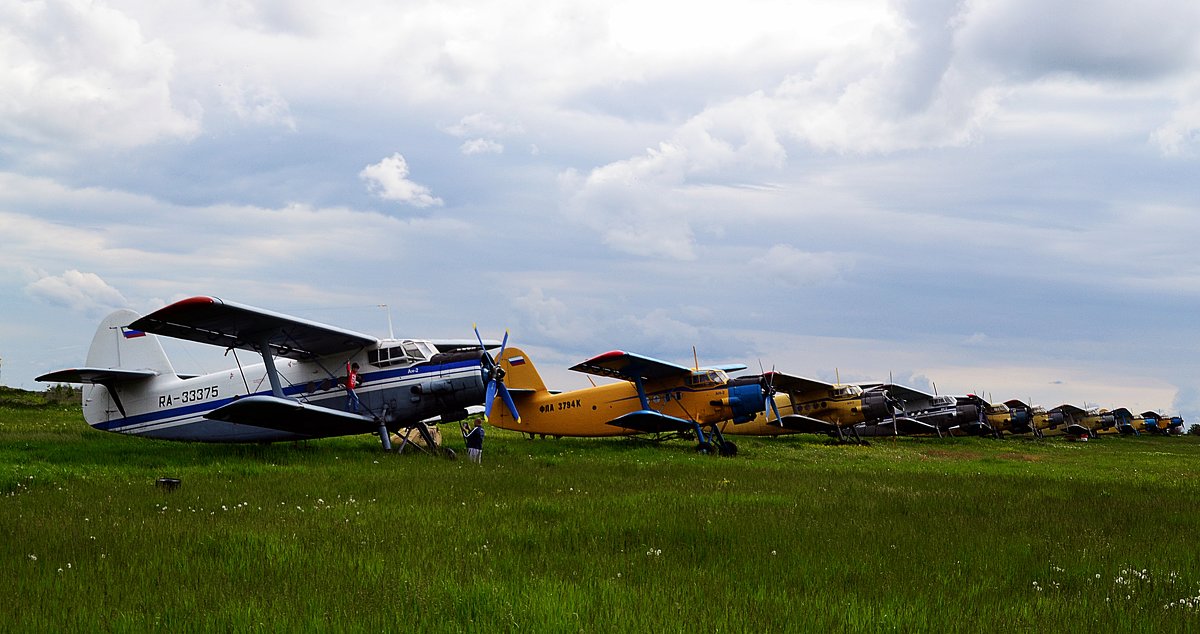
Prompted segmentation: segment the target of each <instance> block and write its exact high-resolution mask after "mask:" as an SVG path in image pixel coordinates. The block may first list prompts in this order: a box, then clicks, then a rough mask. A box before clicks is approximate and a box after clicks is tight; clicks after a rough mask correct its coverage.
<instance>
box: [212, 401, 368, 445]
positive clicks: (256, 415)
mask: <svg viewBox="0 0 1200 634" xmlns="http://www.w3.org/2000/svg"><path fill="white" fill-rule="evenodd" d="M204 417H205V418H211V419H213V420H220V421H225V422H228V423H242V424H245V425H253V426H255V427H267V428H270V429H278V430H282V431H289V432H295V433H297V434H305V435H308V436H313V437H317V438H320V437H327V436H344V435H348V434H370V433H374V432H376V431H378V430H379V423H377V422H374V421H373V420H371V419H370V418H368V417H366V416H361V415H359V414H352V413H350V412H342V411H339V410H336V409H330V408H328V407H321V406H319V405H310V404H308V403H301V402H300V401H293V400H291V399H287V398H278V397H275V396H266V395H263V394H258V395H255V396H247V397H244V398H240V399H238V400H236V401H233V402H232V403H229V404H228V405H223V406H221V407H218V408H217V409H214V410H213V411H211V412H209V413H207V414H205V415H204Z"/></svg>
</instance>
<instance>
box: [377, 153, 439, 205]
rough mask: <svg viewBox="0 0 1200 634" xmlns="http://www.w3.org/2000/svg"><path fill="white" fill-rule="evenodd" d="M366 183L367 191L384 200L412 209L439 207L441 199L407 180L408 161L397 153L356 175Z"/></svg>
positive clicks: (422, 186) (427, 189)
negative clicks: (410, 206) (409, 206)
mask: <svg viewBox="0 0 1200 634" xmlns="http://www.w3.org/2000/svg"><path fill="white" fill-rule="evenodd" d="M358 177H359V178H361V179H362V180H363V181H365V182H366V183H367V190H368V191H370V192H371V193H372V194H374V195H375V196H378V197H379V198H382V199H384V200H394V201H397V202H401V203H404V204H407V205H412V206H413V207H434V206H438V207H440V206H441V205H442V199H441V198H438V197H437V196H434V195H433V193H432V192H430V191H429V188H428V187H426V186H424V185H421V184H419V183H415V182H413V181H411V180H409V179H408V161H405V160H404V157H403V156H401V155H400V153H399V152H397V153H395V154H393V155H391V156H389V157H387V158H385V159H383V160H382V161H379V162H378V163H375V164H374V165H368V166H366V167H364V168H363V170H362V171H361V172H359V173H358Z"/></svg>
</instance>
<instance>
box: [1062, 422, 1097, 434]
mask: <svg viewBox="0 0 1200 634" xmlns="http://www.w3.org/2000/svg"><path fill="white" fill-rule="evenodd" d="M1067 433H1068V434H1071V435H1072V436H1090V435H1091V433H1092V430H1090V429H1088V428H1087V427H1084V426H1083V425H1080V424H1079V423H1071V424H1070V425H1067Z"/></svg>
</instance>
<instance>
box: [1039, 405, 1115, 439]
mask: <svg viewBox="0 0 1200 634" xmlns="http://www.w3.org/2000/svg"><path fill="white" fill-rule="evenodd" d="M1055 412H1057V413H1059V414H1061V415H1062V417H1063V423H1064V425H1065V427H1064V428H1063V431H1064V433H1065V434H1066V435H1067V436H1072V437H1075V438H1079V439H1081V440H1087V439H1088V438H1089V437H1095V436H1097V435H1099V434H1100V432H1102V431H1104V430H1107V429H1115V427H1116V418H1115V417H1114V416H1113V414H1112V412H1109V411H1108V410H1106V409H1096V408H1093V409H1083V408H1081V407H1076V406H1074V405H1071V404H1068V403H1063V404H1062V405H1059V406H1058V407H1056V408H1054V409H1052V410H1050V413H1051V414H1054V413H1055Z"/></svg>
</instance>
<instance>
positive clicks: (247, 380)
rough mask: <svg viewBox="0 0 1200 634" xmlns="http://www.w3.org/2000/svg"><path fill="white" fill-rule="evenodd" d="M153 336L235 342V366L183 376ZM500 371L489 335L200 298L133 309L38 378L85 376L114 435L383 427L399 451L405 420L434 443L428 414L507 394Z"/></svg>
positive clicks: (296, 436) (218, 437) (249, 434)
mask: <svg viewBox="0 0 1200 634" xmlns="http://www.w3.org/2000/svg"><path fill="white" fill-rule="evenodd" d="M155 335H162V336H167V337H174V338H177V339H184V340H188V341H196V342H200V343H205V344H209V345H215V346H220V347H223V348H226V349H227V350H229V351H232V352H233V355H234V359H235V361H237V367H235V368H230V369H227V370H221V371H219V372H214V373H212V374H205V375H202V376H181V375H178V374H176V372H175V370H174V368H173V367H172V366H171V362H170V361H169V360H168V359H167V356H166V354H165V352H164V351H163V348H162V345H161V344H160V343H159V341H158V339H157V337H156V336H155ZM477 338H478V335H477ZM505 341H507V335H506V336H505ZM492 347H494V345H493V346H492ZM501 347H502V346H501ZM237 350H248V351H252V352H255V353H258V354H259V355H261V361H262V362H261V363H258V364H243V362H242V360H241V359H238V358H237ZM277 358H278V361H277ZM348 374H355V375H356V376H355V378H356V379H357V382H358V385H356V386H355V385H351V386H350V387H351V388H353V389H347V385H346V379H347V376H348ZM500 378H501V374H500V372H499V368H498V366H497V365H496V364H495V363H494V362H493V360H492V358H491V356H490V355H489V354H488V353H487V351H486V350H485V349H484V346H483V342H482V341H479V345H476V342H475V341H472V340H446V341H426V340H419V339H377V338H375V337H373V336H370V335H365V334H362V333H358V332H354V331H351V330H346V329H343V328H337V327H334V326H328V325H325V324H320V323H317V322H312V321H308V320H305V319H300V318H297V317H291V316H288V315H283V314H280V313H275V312H271V311H268V310H263V309H260V308H254V307H251V306H245V305H242V304H236V303H233V302H227V301H224V300H221V299H218V298H215V297H192V298H190V299H185V300H182V301H179V302H176V303H174V304H171V305H169V306H166V307H164V308H161V309H159V310H157V311H155V312H153V313H151V314H149V315H146V316H145V317H139V315H138V314H137V313H135V312H134V311H131V310H118V311H116V312H114V313H112V314H110V315H109V316H108V317H107V318H105V319H104V320H103V321H102V322H101V323H100V326H99V328H98V329H97V330H96V334H95V337H94V338H93V339H92V344H91V347H90V348H89V350H88V356H87V362H86V365H85V366H84V367H81V368H74V369H69V370H60V371H57V372H51V373H49V374H44V375H42V376H40V377H38V378H37V380H39V381H46V382H65V383H82V384H84V389H83V414H84V419H85V420H86V421H87V423H88V424H89V425H91V426H92V427H95V428H96V429H102V430H105V431H112V432H117V433H122V434H133V435H138V436H145V437H148V438H163V439H168V440H194V441H204V442H272V441H282V440H301V439H308V438H324V437H330V436H346V435H356V434H368V433H377V434H379V437H380V440H381V442H382V444H383V447H384V449H390V448H391V442H390V440H389V431H396V430H398V429H401V428H405V427H417V428H418V429H419V430H421V431H422V432H423V435H424V436H426V440H427V441H429V442H430V444H431V446H432V444H433V443H432V439H430V438H428V430H427V429H426V428H425V426H424V425H423V424H421V421H425V420H428V419H431V418H433V417H439V416H440V417H441V418H442V420H444V421H450V420H457V419H458V418H462V417H465V416H466V408H467V407H468V406H472V405H480V404H484V401H485V397H487V396H490V395H491V394H493V393H495V392H497V391H499V392H501V393H502V394H503V392H504V390H503V387H504V386H503V384H502V383H501V382H500ZM490 405H491V404H490V401H489V402H488V403H487V407H488V408H489V409H490Z"/></svg>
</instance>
